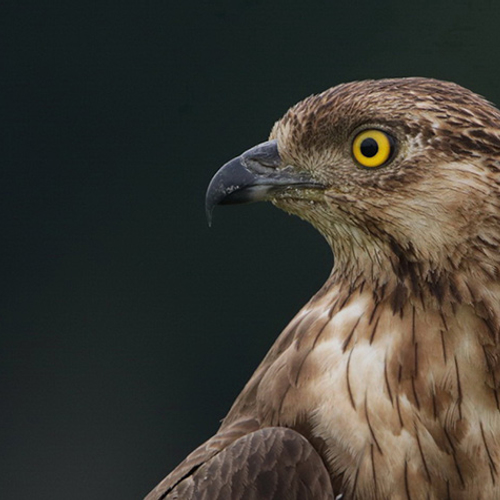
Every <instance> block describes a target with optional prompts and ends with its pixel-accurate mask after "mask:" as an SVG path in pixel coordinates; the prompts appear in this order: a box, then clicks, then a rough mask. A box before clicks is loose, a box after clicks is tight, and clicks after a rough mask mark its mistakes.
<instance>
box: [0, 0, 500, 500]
mask: <svg viewBox="0 0 500 500" xmlns="http://www.w3.org/2000/svg"><path fill="white" fill-rule="evenodd" d="M499 21H500V3H498V2H494V1H493V0H491V1H481V0H480V1H477V0H476V1H472V0H470V1H467V2H457V1H454V2H453V1H448V2H443V1H441V2H434V1H422V2H412V3H406V2H402V1H401V0H394V1H379V2H374V1H360V2H347V1H344V2H335V1H332V0H330V1H326V0H321V1H320V0H309V1H307V2H306V1H303V2H299V1H285V0H281V1H273V0H269V1H264V0H260V1H259V0H254V1H250V0H246V1H238V0H233V1H229V0H225V1H222V0H212V1H201V0H198V1H194V2H180V1H177V2H168V1H164V0H163V1H160V0H157V1H147V0H146V1H135V2H131V1H109V0H99V1H97V0H96V1H86V2H84V1H82V2H55V1H53V2H43V1H39V2H28V3H27V2H22V1H17V2H12V1H10V0H4V1H3V2H2V4H1V6H0V63H1V68H0V87H1V93H0V99H1V101H0V102H1V104H0V123H1V126H2V130H1V134H0V151H1V156H0V159H1V164H0V223H1V236H2V244H1V253H2V256H1V259H0V263H1V274H0V279H1V287H0V288H1V292H0V293H1V302H0V328H1V330H0V393H1V401H0V496H1V498H2V499H24V498H38V499H59V498H60V499H63V498H64V499H66V498H77V499H89V498H92V499H101V498H102V499H115V498H116V499H138V498H141V497H142V496H143V495H144V494H145V493H147V491H148V490H149V489H150V488H152V487H153V486H154V485H155V484H156V483H157V482H158V481H159V480H160V479H161V478H162V477H163V476H164V475H165V474H166V473H167V472H169V470H170V469H171V468H173V467H174V466H175V465H176V464H177V463H178V462H179V461H180V460H181V459H182V458H183V457H184V456H185V455H186V454H187V453H188V452H189V451H191V450H192V449H193V448H194V447H195V446H196V445H197V444H199V443H201V442H202V441H203V440H205V439H206V438H208V437H209V436H210V435H211V434H212V433H213V432H214V431H215V430H216V428H217V426H218V421H219V419H221V418H222V417H223V416H224V414H225V412H226V411H227V410H228V408H229V406H230V404H231V402H232V401H233V399H234V398H235V396H236V395H237V393H238V392H239V390H240V389H241V387H242V386H243V384H244V382H245V381H246V380H247V379H248V377H249V376H250V375H251V373H252V371H253V369H254V368H255V367H256V365H257V364H258V362H259V361H260V359H262V357H263V356H264V354H265V352H266V351H267V349H268V348H269V346H270V345H271V343H272V342H273V339H274V338H275V337H276V336H277V335H278V333H279V332H280V330H281V329H282V328H283V327H284V326H285V325H286V324H287V322H288V321H289V320H290V319H291V318H292V316H293V315H294V313H295V312H296V311H298V309H299V308H300V307H301V305H302V304H303V303H305V302H306V300H307V299H308V298H309V297H310V296H311V295H312V294H313V293H314V292H315V291H316V290H317V289H318V288H319V287H320V285H321V284H322V282H323V281H324V280H325V279H326V277H327V275H328V273H329V271H330V266H331V262H332V259H331V255H330V251H329V249H328V248H327V246H326V244H325V243H324V242H323V241H322V239H321V237H320V236H319V235H317V234H316V233H315V232H314V231H313V230H312V229H311V228H310V227H308V226H307V225H306V224H304V223H302V222H301V221H299V220H297V219H294V218H291V217H288V216H287V215H285V214H282V213H280V212H278V211H277V210H276V209H274V208H272V207H271V206H267V205H255V206H249V207H233V208H226V207H223V208H220V209H219V210H217V211H216V213H215V221H214V227H213V228H212V229H208V227H207V225H206V222H205V215H204V208H203V198H204V191H205V188H206V186H207V184H208V182H209V180H210V178H211V176H212V174H213V173H214V172H215V171H216V170H217V168H218V167H219V166H220V165H221V164H222V163H224V162H225V161H227V160H228V159H230V158H231V157H233V156H235V155H237V154H239V153H240V152H242V151H243V150H245V149H247V148H249V147H251V146H253V145H254V144H256V143H258V142H261V141H263V140H265V139H266V137H267V134H268V133H269V130H270V128H271V126H272V125H273V123H274V121H275V120H276V119H278V118H279V117H280V116H281V115H282V114H283V113H284V112H285V111H286V109H287V108H288V107H289V106H290V105H292V104H294V103H295V102H297V101H298V100H300V99H302V98H303V97H305V96H307V95H309V94H311V93H314V92H319V91H321V90H324V89H326V88H328V87H330V86H332V85H335V84H337V83H340V82H344V81H349V80H353V79H363V78H379V77H388V76H414V75H415V76H434V77H437V78H443V79H447V80H454V81H457V82H458V83H461V84H462V85H464V86H467V87H470V88H472V89H473V90H475V91H477V92H479V93H482V94H484V95H486V96H487V97H488V98H490V99H491V100H493V101H496V102H500V70H499V66H500V65H499V62H500V56H499V50H498V48H499V46H500V30H499V29H498V24H499Z"/></svg>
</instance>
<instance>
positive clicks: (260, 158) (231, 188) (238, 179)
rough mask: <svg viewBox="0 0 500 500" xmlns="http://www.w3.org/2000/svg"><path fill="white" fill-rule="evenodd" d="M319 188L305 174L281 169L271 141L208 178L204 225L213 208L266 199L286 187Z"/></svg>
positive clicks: (286, 167)
mask: <svg viewBox="0 0 500 500" xmlns="http://www.w3.org/2000/svg"><path fill="white" fill-rule="evenodd" d="M298 187H301V188H322V187H323V186H322V184H320V183H319V182H317V181H315V180H314V179H313V178H312V177H311V176H310V174H308V173H307V172H298V171H297V170H296V169H295V168H294V167H292V166H289V165H288V166H284V167H283V166H282V162H281V157H280V155H279V151H278V145H277V143H276V141H275V140H273V141H267V142H263V143H262V144H258V145H257V146H255V147H253V148H251V149H249V150H248V151H245V152H244V153H243V154H242V155H240V156H238V157H236V158H234V159H233V160H231V161H229V162H228V163H226V164H225V165H224V166H223V167H222V168H221V169H220V170H219V171H218V172H217V173H216V174H215V175H214V177H213V178H212V180H211V181H210V184H209V186H208V189H207V194H206V197H205V209H206V213H207V220H208V224H209V225H211V222H212V212H213V209H214V207H215V205H231V204H238V203H251V202H254V201H264V200H268V199H270V198H272V197H273V195H276V193H277V192H279V191H284V190H286V189H287V188H298Z"/></svg>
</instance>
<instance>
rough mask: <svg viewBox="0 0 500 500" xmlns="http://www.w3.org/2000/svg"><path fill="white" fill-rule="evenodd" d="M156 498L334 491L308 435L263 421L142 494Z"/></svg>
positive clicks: (214, 499) (285, 499) (311, 495)
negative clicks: (172, 479) (180, 475)
mask: <svg viewBox="0 0 500 500" xmlns="http://www.w3.org/2000/svg"><path fill="white" fill-rule="evenodd" d="M207 444H208V442H207ZM204 446H205V445H204ZM195 453H196V452H195ZM188 458H189V457H188ZM181 465H182V464H181ZM176 470H177V469H176ZM175 472H176V471H174V473H175ZM169 478H170V476H169ZM167 479H168V478H167ZM169 482H170V481H169ZM162 486H163V487H162ZM160 499H165V500H174V499H183V500H333V499H334V494H333V489H332V485H331V482H330V476H329V474H328V471H327V470H326V467H325V465H324V463H323V461H322V459H321V457H320V456H319V455H318V453H317V452H316V450H315V449H314V448H313V446H312V445H311V444H310V443H309V441H307V439H306V438H304V436H302V435H301V434H299V433H298V432H295V431H293V430H291V429H287V428H284V427H267V428H264V429H260V430H257V431H255V432H251V433H250V434H246V435H244V436H242V437H240V438H238V439H236V440H235V441H234V442H233V443H232V444H230V445H229V446H227V447H226V448H224V449H223V450H222V451H220V452H219V453H216V454H214V455H212V456H211V457H210V458H208V460H206V461H205V462H204V463H200V464H199V465H198V466H194V467H193V468H192V469H191V471H190V472H188V473H187V475H185V476H184V477H183V478H182V479H181V480H180V481H179V482H178V483H177V484H176V485H174V486H171V487H167V488H165V484H164V482H163V483H160V485H158V487H157V488H155V490H153V491H152V492H151V493H150V494H149V495H148V497H147V498H146V500H160Z"/></svg>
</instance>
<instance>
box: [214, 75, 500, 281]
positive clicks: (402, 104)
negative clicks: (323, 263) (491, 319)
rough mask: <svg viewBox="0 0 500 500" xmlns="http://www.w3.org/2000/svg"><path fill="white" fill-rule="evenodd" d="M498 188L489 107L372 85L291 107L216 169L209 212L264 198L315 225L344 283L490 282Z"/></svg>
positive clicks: (441, 86)
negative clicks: (469, 276) (467, 271)
mask: <svg viewBox="0 0 500 500" xmlns="http://www.w3.org/2000/svg"><path fill="white" fill-rule="evenodd" d="M499 185H500V112H499V111H498V110H497V109H496V108H495V107H493V106H492V105H491V104H489V103H488V102H487V101H485V100H484V99H482V98H481V97H479V96H478V95H476V94H474V93H472V92H470V91H468V90H466V89H464V88H462V87H460V86H458V85H456V84H453V83H447V82H441V81H437V80H431V79H425V78H403V79H388V80H372V81H362V82H353V83H348V84H342V85H339V86H337V87H334V88H332V89H330V90H327V91H325V92H323V93H321V94H319V95H313V96H311V97H308V98H306V99H305V100H304V101H301V102H299V103H298V104H296V105H295V106H293V107H292V108H291V109H290V110H289V111H288V112H287V113H286V114H285V115H284V116H283V118H281V120H279V121H278V122H277V123H276V124H275V126H274V128H273V130H272V132H271V136H270V139H269V141H268V142H265V143H263V144H260V145H258V146H256V147H254V148H252V149H250V150H248V151H247V152H245V153H243V154H242V155H241V156H239V157H238V158H235V159H234V160H232V161H231V162H229V163H227V164H226V165H225V166H224V167H222V169H221V170H219V172H218V173H217V174H216V175H215V177H214V178H213V180H212V182H211V184H210V186H209V189H208V192H207V211H208V212H209V213H211V211H212V209H213V206H214V205H216V204H226V203H239V202H246V201H258V200H269V201H271V202H272V203H273V204H275V205H276V206H278V207H279V208H282V209H283V210H285V211H287V212H290V213H294V214H296V215H298V216H299V217H301V218H303V219H305V220H307V221H309V222H311V223H312V224H313V225H314V226H315V227H316V228H317V229H318V230H319V231H320V232H321V233H322V234H323V235H324V236H325V238H326V239H327V241H328V242H329V244H330V245H331V247H332V249H333V251H334V255H335V259H336V270H337V271H336V272H339V273H343V274H344V275H345V276H348V277H349V278H350V279H351V280H356V279H358V278H359V276H361V275H363V277H364V279H372V280H375V279H376V280H377V282H378V284H379V285H380V284H383V283H385V282H388V281H391V280H393V279H396V280H400V281H401V280H408V282H411V281H412V280H415V274H418V277H419V278H423V279H427V280H429V279H430V278H429V277H428V276H437V275H443V273H448V272H452V271H456V270H457V269H462V268H465V267H467V266H469V265H470V264H471V263H472V261H474V263H475V264H477V263H478V262H477V261H480V265H479V268H480V269H482V272H483V271H484V273H486V274H487V275H492V276H493V275H495V276H496V274H497V273H498V269H499V268H500V258H499V257H498V256H497V255H496V249H497V248H498V246H497V245H499V244H500V221H499V215H500V186H499ZM375 277H376V278H375ZM432 279H434V278H432ZM381 282H382V283H381Z"/></svg>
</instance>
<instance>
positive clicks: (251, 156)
mask: <svg viewBox="0 0 500 500" xmlns="http://www.w3.org/2000/svg"><path fill="white" fill-rule="evenodd" d="M242 159H243V162H244V163H245V165H246V166H248V167H249V168H251V169H252V170H256V171H259V167H263V168H264V169H265V168H266V167H267V168H272V169H274V168H276V167H278V166H279V165H280V164H281V158H280V154H279V151H278V144H277V141H276V140H273V141H268V142H263V143H262V144H259V145H257V146H255V147H253V148H252V149H249V150H248V151H246V152H245V153H243V155H242Z"/></svg>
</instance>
